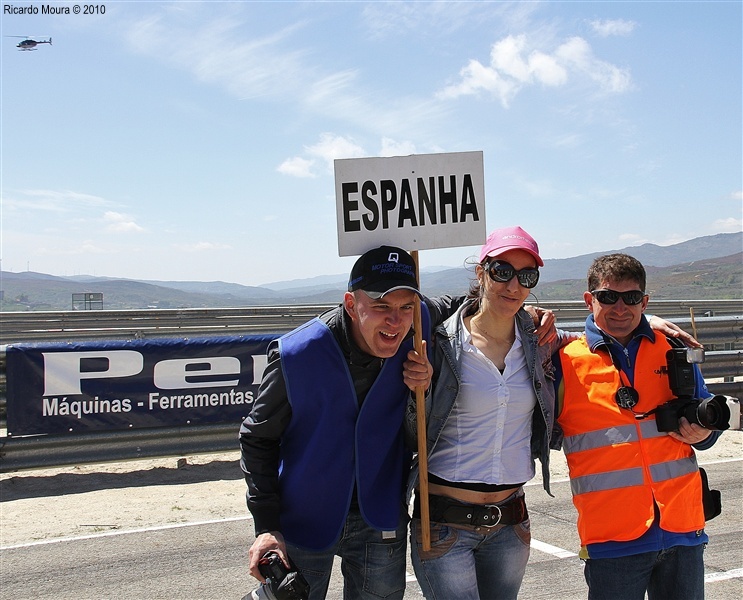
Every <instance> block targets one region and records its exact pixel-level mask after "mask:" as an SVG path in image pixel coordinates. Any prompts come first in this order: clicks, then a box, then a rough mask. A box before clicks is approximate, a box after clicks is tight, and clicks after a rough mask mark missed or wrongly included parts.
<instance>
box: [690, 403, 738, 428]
mask: <svg viewBox="0 0 743 600" xmlns="http://www.w3.org/2000/svg"><path fill="white" fill-rule="evenodd" d="M684 416H685V417H686V420H687V421H689V423H696V424H697V425H701V426H702V427H704V428H705V429H710V430H713V431H724V430H726V429H728V428H729V427H730V409H729V408H728V405H727V400H726V398H725V396H720V395H719V394H718V395H716V396H712V397H711V398H707V399H705V400H700V401H699V403H698V404H696V405H694V404H690V405H687V407H686V410H685V411H684Z"/></svg>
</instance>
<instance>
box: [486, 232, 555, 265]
mask: <svg viewBox="0 0 743 600" xmlns="http://www.w3.org/2000/svg"><path fill="white" fill-rule="evenodd" d="M509 250H525V251H526V252H528V253H529V254H531V255H532V256H533V257H534V258H535V259H536V261H537V265H538V266H540V267H543V266H544V261H543V260H542V257H541V256H539V246H537V243H536V242H535V241H534V238H533V237H531V236H530V235H529V234H528V233H526V231H524V230H523V229H521V227H504V228H503V229H496V230H495V231H493V233H491V234H490V235H489V236H488V239H487V240H485V244H484V245H483V247H482V248H481V249H480V262H482V261H484V260H485V259H486V258H487V257H489V256H490V257H493V256H500V255H501V254H503V253H504V252H508V251H509Z"/></svg>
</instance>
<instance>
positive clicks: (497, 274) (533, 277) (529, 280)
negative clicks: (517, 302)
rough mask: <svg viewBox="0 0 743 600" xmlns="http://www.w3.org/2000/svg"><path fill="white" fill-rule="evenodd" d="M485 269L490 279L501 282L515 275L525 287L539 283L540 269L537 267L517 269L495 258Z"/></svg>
mask: <svg viewBox="0 0 743 600" xmlns="http://www.w3.org/2000/svg"><path fill="white" fill-rule="evenodd" d="M485 270H486V271H487V272H488V275H489V276H490V279H492V280H493V281H497V282H499V283H506V282H507V281H511V279H513V278H514V277H515V278H516V279H518V282H519V285H521V286H522V287H525V288H533V287H535V286H536V285H537V283H539V269H537V268H535V267H532V268H529V269H521V270H520V271H517V270H516V269H514V268H513V265H511V264H509V263H507V262H503V261H502V260H493V261H491V262H489V263H488V264H487V265H485Z"/></svg>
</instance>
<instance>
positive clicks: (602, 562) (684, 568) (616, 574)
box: [583, 544, 706, 600]
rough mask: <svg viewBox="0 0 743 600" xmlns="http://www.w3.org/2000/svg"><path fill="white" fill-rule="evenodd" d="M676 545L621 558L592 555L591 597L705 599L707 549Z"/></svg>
mask: <svg viewBox="0 0 743 600" xmlns="http://www.w3.org/2000/svg"><path fill="white" fill-rule="evenodd" d="M705 546H706V544H699V545H697V546H674V547H672V548H668V549H667V550H661V551H660V552H645V553H643V554H634V555H632V556H621V557H619V558H590V559H588V560H587V561H586V566H585V569H584V572H583V573H584V575H585V577H586V583H587V584H588V599H589V600H643V599H644V598H645V591H647V593H648V600H702V599H703V598H704V548H705Z"/></svg>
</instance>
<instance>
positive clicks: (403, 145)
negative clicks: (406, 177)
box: [379, 137, 416, 156]
mask: <svg viewBox="0 0 743 600" xmlns="http://www.w3.org/2000/svg"><path fill="white" fill-rule="evenodd" d="M415 153H416V152H415V144H414V143H413V142H411V141H403V142H398V141H396V140H393V139H392V138H387V137H385V138H382V149H381V150H380V151H379V156H408V155H410V154H415Z"/></svg>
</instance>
